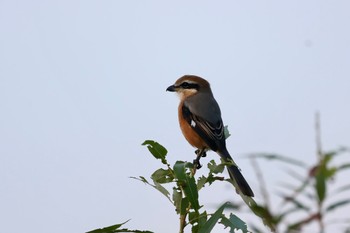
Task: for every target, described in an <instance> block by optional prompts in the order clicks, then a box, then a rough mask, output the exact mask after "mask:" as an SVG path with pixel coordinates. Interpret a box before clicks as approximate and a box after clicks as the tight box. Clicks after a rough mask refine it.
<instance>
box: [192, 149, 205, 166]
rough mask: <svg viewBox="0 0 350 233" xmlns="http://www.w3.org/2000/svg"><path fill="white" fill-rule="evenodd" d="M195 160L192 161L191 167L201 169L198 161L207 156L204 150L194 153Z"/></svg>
mask: <svg viewBox="0 0 350 233" xmlns="http://www.w3.org/2000/svg"><path fill="white" fill-rule="evenodd" d="M195 153H196V155H197V158H196V159H195V160H193V165H194V166H195V168H196V169H200V168H201V167H202V165H201V163H200V159H201V158H202V157H205V156H207V153H206V151H205V150H204V149H198V150H196V151H195Z"/></svg>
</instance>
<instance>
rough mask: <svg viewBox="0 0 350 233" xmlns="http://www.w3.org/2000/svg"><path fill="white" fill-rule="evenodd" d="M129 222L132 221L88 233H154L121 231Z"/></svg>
mask: <svg viewBox="0 0 350 233" xmlns="http://www.w3.org/2000/svg"><path fill="white" fill-rule="evenodd" d="M129 221H130V219H129V220H128V221H126V222H123V223H120V224H116V225H113V226H109V227H105V228H101V229H96V230H93V231H88V232H86V233H117V232H134V233H153V232H152V231H141V230H130V229H126V228H122V229H120V227H121V226H122V225H124V224H125V223H127V222H129Z"/></svg>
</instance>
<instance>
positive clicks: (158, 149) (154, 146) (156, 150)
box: [142, 140, 168, 164]
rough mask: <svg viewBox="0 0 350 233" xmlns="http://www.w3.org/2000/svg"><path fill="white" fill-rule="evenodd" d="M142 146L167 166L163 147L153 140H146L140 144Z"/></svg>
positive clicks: (165, 151) (165, 152) (165, 150)
mask: <svg viewBox="0 0 350 233" xmlns="http://www.w3.org/2000/svg"><path fill="white" fill-rule="evenodd" d="M142 145H143V146H147V149H148V150H149V151H150V152H151V154H152V155H153V156H154V157H155V158H156V159H160V160H161V161H162V163H163V164H168V162H167V160H166V155H167V153H168V151H167V149H165V147H164V146H162V145H160V144H159V143H158V142H156V141H153V140H146V141H144V142H143V143H142Z"/></svg>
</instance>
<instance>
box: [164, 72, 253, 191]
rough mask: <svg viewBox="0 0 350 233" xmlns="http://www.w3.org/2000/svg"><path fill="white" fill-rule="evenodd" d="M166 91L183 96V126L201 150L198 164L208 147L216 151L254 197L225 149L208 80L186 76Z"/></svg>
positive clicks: (186, 135)
mask: <svg viewBox="0 0 350 233" xmlns="http://www.w3.org/2000/svg"><path fill="white" fill-rule="evenodd" d="M166 90H167V91H171V92H176V93H177V94H178V95H179V97H180V104H179V107H178V117H179V123H180V128H181V130H182V133H183V135H184V137H185V138H186V140H187V141H188V142H189V143H190V144H191V145H192V146H193V147H195V148H197V149H198V150H197V151H196V153H197V155H198V157H197V160H195V162H196V161H197V162H198V164H197V166H198V167H200V164H199V159H200V157H201V156H204V155H205V152H206V151H207V150H213V151H215V152H216V153H218V154H219V155H220V156H221V158H222V159H223V160H224V161H225V162H228V163H230V164H231V165H227V170H228V172H229V175H230V177H231V179H233V180H235V181H236V183H237V184H238V188H239V191H240V192H241V193H243V194H244V195H246V196H250V197H253V196H254V193H253V191H252V189H251V188H250V187H249V185H248V183H247V181H246V180H245V179H244V177H243V175H242V173H241V172H240V170H239V168H238V167H237V165H236V164H235V163H234V161H233V159H232V157H231V156H230V154H229V152H228V151H227V149H226V142H225V135H224V124H223V122H222V119H221V111H220V107H219V105H218V103H217V102H216V100H215V99H214V96H213V93H212V91H211V88H210V84H209V82H208V81H206V80H205V79H203V78H201V77H198V76H195V75H185V76H183V77H181V78H179V79H178V80H177V81H176V82H175V84H174V85H171V86H169V87H168V88H167V89H166Z"/></svg>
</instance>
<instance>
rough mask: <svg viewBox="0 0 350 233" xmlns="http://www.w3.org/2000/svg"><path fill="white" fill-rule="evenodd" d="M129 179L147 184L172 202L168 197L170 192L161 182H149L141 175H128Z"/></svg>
mask: <svg viewBox="0 0 350 233" xmlns="http://www.w3.org/2000/svg"><path fill="white" fill-rule="evenodd" d="M130 178H131V179H135V180H138V181H141V182H143V183H144V184H147V185H149V186H151V187H153V188H155V189H157V190H158V191H159V192H161V193H162V194H163V195H164V196H165V197H166V198H167V199H168V200H169V201H170V202H171V203H172V204H173V202H172V201H171V199H170V193H169V192H168V190H166V189H165V188H164V187H163V186H162V185H161V184H159V183H158V182H155V181H153V183H154V184H150V183H149V182H148V181H147V180H146V178H144V177H143V176H140V177H139V178H138V177H133V176H132V177H130Z"/></svg>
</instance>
